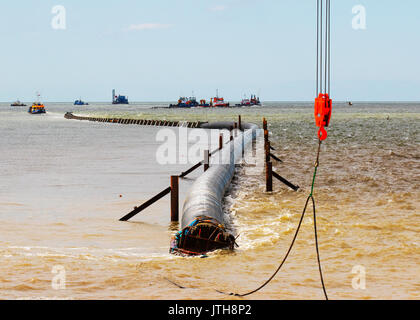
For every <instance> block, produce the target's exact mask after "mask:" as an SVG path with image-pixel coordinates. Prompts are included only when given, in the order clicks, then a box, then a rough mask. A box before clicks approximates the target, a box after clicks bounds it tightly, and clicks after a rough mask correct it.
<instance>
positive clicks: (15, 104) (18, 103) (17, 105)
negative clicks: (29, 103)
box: [10, 100, 26, 107]
mask: <svg viewBox="0 0 420 320" xmlns="http://www.w3.org/2000/svg"><path fill="white" fill-rule="evenodd" d="M10 106H12V107H26V104H24V103H22V102H20V101H19V100H16V101H15V102H13V103H12V104H11V105H10Z"/></svg>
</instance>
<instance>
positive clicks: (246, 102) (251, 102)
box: [236, 94, 261, 107]
mask: <svg viewBox="0 0 420 320" xmlns="http://www.w3.org/2000/svg"><path fill="white" fill-rule="evenodd" d="M260 105H261V102H260V98H259V97H258V98H257V96H256V95H255V94H254V95H252V94H251V99H247V98H244V99H242V101H241V103H240V104H237V105H236V106H237V107H251V106H260Z"/></svg>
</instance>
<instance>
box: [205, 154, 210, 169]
mask: <svg viewBox="0 0 420 320" xmlns="http://www.w3.org/2000/svg"><path fill="white" fill-rule="evenodd" d="M209 162H210V153H209V150H204V172H206V171H207V169H208V168H209Z"/></svg>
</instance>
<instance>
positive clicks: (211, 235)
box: [170, 122, 260, 255]
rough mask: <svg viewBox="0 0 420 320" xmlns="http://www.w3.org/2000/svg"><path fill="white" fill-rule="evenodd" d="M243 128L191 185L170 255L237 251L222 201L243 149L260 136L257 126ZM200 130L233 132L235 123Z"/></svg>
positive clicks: (215, 125) (209, 124)
mask: <svg viewBox="0 0 420 320" xmlns="http://www.w3.org/2000/svg"><path fill="white" fill-rule="evenodd" d="M242 127H243V130H244V131H243V132H241V133H240V135H239V136H238V138H237V139H234V140H232V141H230V142H229V143H228V144H227V145H226V146H225V147H224V148H223V149H221V150H220V151H218V152H217V153H215V154H214V155H212V157H211V159H210V167H209V169H208V170H207V171H206V172H205V173H203V174H202V175H201V176H200V177H198V178H197V180H196V181H195V182H194V184H193V185H192V187H191V189H190V191H189V193H188V194H187V197H186V199H185V202H184V205H183V209H182V220H181V231H179V232H178V233H177V234H176V235H175V236H174V237H173V238H172V241H171V248H170V252H171V253H181V254H189V255H199V254H204V253H206V252H209V251H212V250H216V249H222V248H230V249H233V248H234V245H235V237H234V235H233V234H232V233H231V232H230V231H229V230H228V229H227V228H226V225H225V221H224V213H223V208H222V204H223V198H224V194H225V192H226V190H227V188H228V187H229V185H230V182H231V180H232V178H233V176H234V174H235V164H236V163H238V162H239V160H240V159H241V158H242V150H243V148H246V147H247V146H248V145H249V144H251V142H252V140H253V139H256V136H257V135H258V134H259V133H260V130H257V129H258V127H257V125H255V124H247V123H244V124H243V125H242ZM201 128H206V129H231V128H233V123H232V122H214V123H206V124H202V125H201ZM242 139H243V140H242Z"/></svg>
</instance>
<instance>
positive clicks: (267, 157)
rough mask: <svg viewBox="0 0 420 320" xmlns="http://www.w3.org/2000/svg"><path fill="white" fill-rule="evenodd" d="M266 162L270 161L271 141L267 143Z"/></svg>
mask: <svg viewBox="0 0 420 320" xmlns="http://www.w3.org/2000/svg"><path fill="white" fill-rule="evenodd" d="M265 162H270V141H267V142H266V143H265Z"/></svg>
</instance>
